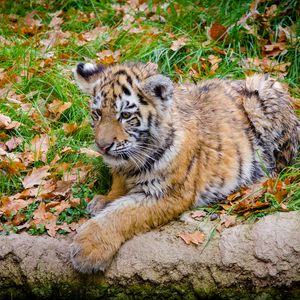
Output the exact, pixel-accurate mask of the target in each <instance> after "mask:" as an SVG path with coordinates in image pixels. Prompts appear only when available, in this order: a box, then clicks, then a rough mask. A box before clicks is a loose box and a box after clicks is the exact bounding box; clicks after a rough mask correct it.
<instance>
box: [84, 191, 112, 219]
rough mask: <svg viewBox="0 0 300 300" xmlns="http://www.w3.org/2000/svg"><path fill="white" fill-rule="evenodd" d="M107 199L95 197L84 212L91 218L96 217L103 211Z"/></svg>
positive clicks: (100, 196) (101, 196)
mask: <svg viewBox="0 0 300 300" xmlns="http://www.w3.org/2000/svg"><path fill="white" fill-rule="evenodd" d="M107 203H108V202H107V199H106V197H105V196H103V195H96V196H94V198H93V199H92V200H91V201H90V202H89V203H88V205H87V207H86V210H87V211H88V213H90V214H91V215H92V216H93V217H94V216H96V215H97V214H98V213H99V212H100V211H101V210H103V209H104V208H105V206H106V204H107Z"/></svg>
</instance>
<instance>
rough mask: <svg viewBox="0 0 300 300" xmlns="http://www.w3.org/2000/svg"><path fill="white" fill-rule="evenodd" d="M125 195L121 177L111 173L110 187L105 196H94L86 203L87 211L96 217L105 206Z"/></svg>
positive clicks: (124, 186)
mask: <svg viewBox="0 0 300 300" xmlns="http://www.w3.org/2000/svg"><path fill="white" fill-rule="evenodd" d="M126 193H127V189H126V185H125V180H124V178H123V177H122V176H120V175H118V174H116V173H113V174H112V186H111V190H110V192H109V193H108V194H107V195H95V196H94V198H93V199H92V200H91V201H90V202H89V203H88V205H87V211H88V212H89V213H90V214H91V215H92V216H96V215H97V214H98V213H99V212H100V211H101V210H102V209H104V208H105V206H106V205H107V204H108V203H109V202H111V201H114V200H116V199H118V198H120V197H122V196H124V195H125V194H126Z"/></svg>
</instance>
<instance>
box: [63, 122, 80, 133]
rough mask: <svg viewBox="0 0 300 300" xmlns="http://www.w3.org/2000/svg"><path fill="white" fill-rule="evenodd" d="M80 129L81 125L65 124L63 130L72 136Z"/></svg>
mask: <svg viewBox="0 0 300 300" xmlns="http://www.w3.org/2000/svg"><path fill="white" fill-rule="evenodd" d="M78 128H79V125H77V124H76V123H64V124H63V130H64V132H65V134H72V133H73V132H75V131H76V130H77V129H78Z"/></svg>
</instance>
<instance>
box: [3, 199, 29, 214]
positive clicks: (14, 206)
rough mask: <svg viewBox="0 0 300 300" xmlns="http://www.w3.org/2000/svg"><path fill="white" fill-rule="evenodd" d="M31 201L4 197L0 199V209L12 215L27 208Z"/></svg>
mask: <svg viewBox="0 0 300 300" xmlns="http://www.w3.org/2000/svg"><path fill="white" fill-rule="evenodd" d="M28 204H30V202H28V201H25V200H22V199H17V200H11V199H10V198H9V197H6V196H4V197H2V198H1V200H0V211H1V212H3V213H4V214H5V215H6V216H11V215H13V214H16V213H17V212H18V210H20V209H22V208H25V207H26V206H27V205H28Z"/></svg>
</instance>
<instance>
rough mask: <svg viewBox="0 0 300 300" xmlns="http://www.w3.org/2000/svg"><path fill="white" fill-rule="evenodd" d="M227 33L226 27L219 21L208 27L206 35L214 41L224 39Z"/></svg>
mask: <svg viewBox="0 0 300 300" xmlns="http://www.w3.org/2000/svg"><path fill="white" fill-rule="evenodd" d="M226 34H227V28H226V27H225V26H223V25H222V24H219V23H213V24H211V26H210V27H209V29H208V37H210V38H211V39H213V40H214V41H217V40H224V38H225V36H226Z"/></svg>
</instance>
